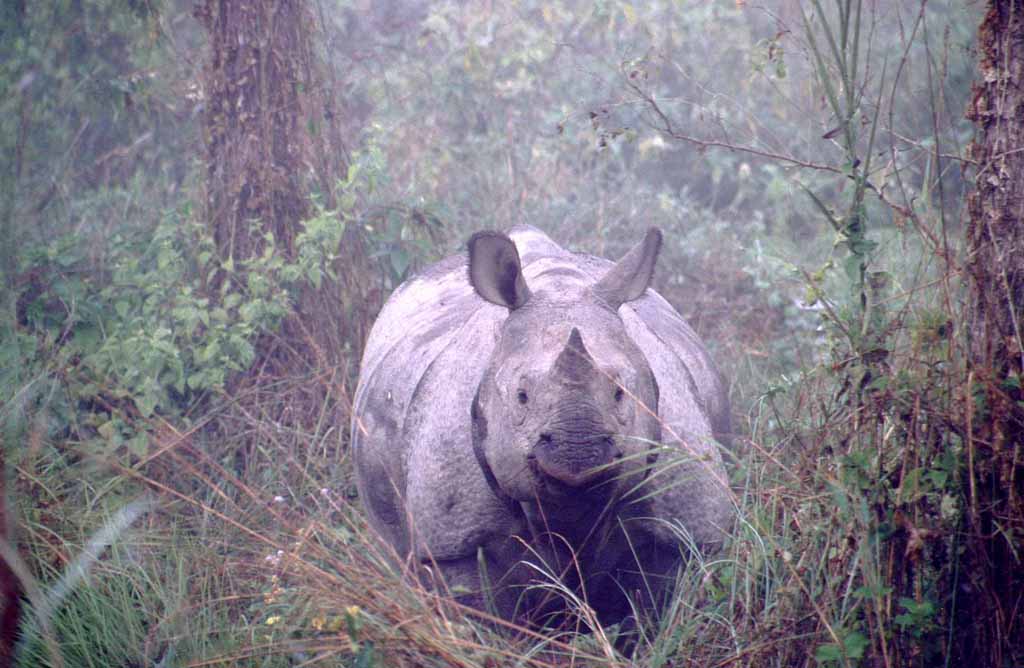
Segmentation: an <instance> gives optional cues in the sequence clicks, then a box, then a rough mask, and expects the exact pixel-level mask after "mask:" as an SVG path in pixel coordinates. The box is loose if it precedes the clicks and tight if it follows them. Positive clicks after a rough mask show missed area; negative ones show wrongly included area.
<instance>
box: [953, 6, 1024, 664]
mask: <svg viewBox="0 0 1024 668" xmlns="http://www.w3.org/2000/svg"><path fill="white" fill-rule="evenodd" d="M978 56H979V77H978V81H977V82H976V84H975V86H974V96H973V100H972V103H971V105H970V108H969V109H968V110H967V116H968V118H970V119H971V120H972V121H974V123H975V130H976V134H975V140H974V143H973V146H972V150H971V157H972V158H973V160H975V161H976V163H977V172H976V175H975V190H974V191H973V192H972V193H971V194H970V196H969V198H968V213H969V221H968V226H967V253H968V255H967V264H966V266H967V271H968V278H969V283H970V304H969V310H968V322H967V326H968V328H969V329H968V331H969V334H970V337H969V345H968V363H969V382H968V384H967V392H966V393H965V406H966V414H967V421H968V430H969V438H970V440H969V442H968V452H967V462H968V471H967V480H966V481H965V484H966V485H967V489H966V495H967V513H966V532H965V536H964V538H965V545H966V548H967V549H966V552H965V555H964V556H965V562H964V564H963V567H964V568H963V575H962V578H961V580H962V581H963V583H964V585H963V586H962V587H961V588H960V593H961V594H962V596H963V597H962V605H960V606H959V610H958V612H959V614H958V625H959V626H960V628H959V633H958V636H959V642H958V645H959V647H958V648H957V649H958V650H959V651H960V653H961V654H960V657H961V659H963V660H965V661H967V660H968V659H969V662H970V664H971V665H979V666H980V665H986V666H1004V665H1022V662H1024V564H1022V563H1021V560H1022V559H1024V500H1022V499H1024V495H1022V491H1024V449H1022V446H1024V393H1022V391H1021V381H1022V374H1021V372H1022V359H1021V352H1022V344H1021V334H1022V331H1021V326H1022V323H1021V320H1022V319H1024V0H989V2H988V11H987V13H986V15H985V18H984V20H983V21H982V23H981V26H980V28H979V31H978ZM964 665H967V664H966V663H965V664H964Z"/></svg>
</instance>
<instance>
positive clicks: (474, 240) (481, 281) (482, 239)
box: [468, 232, 530, 311]
mask: <svg viewBox="0 0 1024 668" xmlns="http://www.w3.org/2000/svg"><path fill="white" fill-rule="evenodd" d="M468 248H469V283H470V285H472V286H473V289H474V290H476V293H477V294H478V295H480V297H481V298H483V299H485V300H486V301H489V302H491V303H492V304H497V305H498V306H504V307H505V308H507V309H509V310H513V311H514V310H515V309H517V308H519V307H521V306H522V305H523V304H525V303H526V302H527V300H529V299H530V289H529V288H527V287H526V280H525V279H524V278H523V268H522V264H521V263H520V262H519V251H518V250H516V245H515V243H513V241H512V240H511V239H509V238H508V237H507V236H505V235H504V234H501V233H499V232H477V233H476V234H474V235H473V236H472V237H471V238H470V239H469V244H468Z"/></svg>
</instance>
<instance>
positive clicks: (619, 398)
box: [615, 387, 626, 403]
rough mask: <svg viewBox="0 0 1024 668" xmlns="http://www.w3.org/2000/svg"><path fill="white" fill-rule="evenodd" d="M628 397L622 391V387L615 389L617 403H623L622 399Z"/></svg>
mask: <svg viewBox="0 0 1024 668" xmlns="http://www.w3.org/2000/svg"><path fill="white" fill-rule="evenodd" d="M625 396H626V393H625V392H623V391H622V387H616V388H615V402H616V403H618V402H620V401H622V398H623V397H625Z"/></svg>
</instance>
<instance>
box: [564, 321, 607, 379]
mask: <svg viewBox="0 0 1024 668" xmlns="http://www.w3.org/2000/svg"><path fill="white" fill-rule="evenodd" d="M596 369H597V367H596V366H595V364H594V359H593V358H592V357H591V356H590V352H589V351H588V350H587V348H586V346H584V345H583V337H582V336H580V330H579V329H577V328H575V327H573V328H572V332H571V333H570V334H569V340H568V341H567V342H566V344H565V348H563V349H562V352H560V353H559V354H558V358H557V359H556V360H555V372H556V373H557V374H558V376H559V377H561V378H565V379H566V380H569V381H571V382H574V383H583V382H585V381H586V380H587V379H588V378H590V377H591V376H592V374H593V373H594V372H595V371H596Z"/></svg>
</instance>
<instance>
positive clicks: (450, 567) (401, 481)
mask: <svg viewBox="0 0 1024 668" xmlns="http://www.w3.org/2000/svg"><path fill="white" fill-rule="evenodd" d="M661 243H662V236H661V233H660V232H659V231H658V230H656V229H651V230H650V231H648V232H647V234H646V236H645V237H644V238H643V240H642V241H641V242H640V243H639V244H637V246H636V247H634V248H633V249H632V250H631V251H629V252H628V253H627V254H626V255H625V256H624V257H623V258H622V259H621V260H619V262H618V263H612V262H610V261H608V260H605V259H601V258H598V257H594V256H591V255H587V254H582V253H573V252H569V251H566V250H564V249H562V248H561V247H560V246H559V245H557V244H556V243H555V242H553V241H552V240H551V239H550V238H549V237H548V236H546V235H545V234H544V233H542V232H541V231H539V230H537V229H535V228H533V227H530V226H525V225H520V226H517V227H515V228H513V229H512V230H510V231H509V233H508V234H507V235H506V234H501V233H496V232H480V233H477V234H475V235H474V236H473V237H472V238H471V239H470V241H469V243H468V245H467V247H468V252H466V253H464V254H459V255H454V256H451V257H448V258H447V259H445V260H442V261H440V262H438V263H437V264H435V265H433V266H431V267H429V268H427V269H426V270H425V271H423V272H422V273H420V274H419V275H418V276H416V277H415V278H412V279H411V280H409V281H407V282H406V283H404V284H403V285H401V286H400V287H399V288H398V289H397V290H396V291H395V292H394V294H392V295H391V297H390V298H389V300H388V301H387V303H386V304H385V306H384V308H383V310H382V311H381V313H380V315H379V317H378V318H377V321H376V322H375V324H374V326H373V328H372V330H371V332H370V335H369V338H368V340H367V343H366V347H365V350H364V355H363V359H362V364H361V367H360V379H359V384H358V387H357V389H356V393H355V397H354V402H353V419H352V432H351V433H352V454H353V459H354V464H355V474H356V483H357V488H358V491H359V495H360V497H361V499H362V501H363V504H364V505H365V507H366V511H367V514H368V516H369V522H370V524H371V526H372V527H373V528H375V529H376V531H377V532H378V533H380V534H381V536H383V538H384V539H386V541H387V542H388V543H390V545H391V546H393V548H394V550H395V553H396V554H397V555H398V556H399V557H400V558H402V559H404V560H406V562H407V563H408V564H410V565H413V566H414V567H415V570H416V571H417V572H418V573H419V574H420V575H419V577H421V578H423V579H424V580H426V581H428V582H429V583H431V584H432V586H434V587H437V588H439V589H442V590H443V591H447V592H449V593H451V594H452V595H453V596H455V597H456V598H458V599H459V600H461V601H462V602H465V603H468V604H469V605H472V606H475V607H477V608H482V609H488V610H490V611H491V612H492V613H496V614H498V615H500V616H502V617H504V618H507V619H511V620H522V619H524V618H527V619H529V618H531V616H533V617H536V615H538V614H540V613H542V612H543V614H545V615H546V614H549V613H550V612H551V611H552V610H556V609H557V607H558V606H557V604H553V603H552V600H551V596H550V591H551V590H552V586H551V585H552V584H556V585H557V587H560V588H561V589H562V590H563V591H571V592H573V595H572V596H569V597H567V598H569V599H573V598H574V599H575V600H576V601H585V602H586V603H588V604H589V605H590V606H591V607H592V608H593V610H594V611H596V613H597V615H598V619H599V621H600V622H601V623H602V624H604V623H613V622H616V621H620V620H624V619H625V618H626V617H627V616H629V615H631V614H634V613H635V611H637V610H649V611H655V612H656V610H657V609H658V608H659V606H661V605H663V600H664V598H665V596H666V592H667V591H671V587H670V586H669V585H670V584H672V583H674V580H673V577H674V574H675V573H676V572H677V571H676V569H677V568H678V566H679V565H680V564H681V563H682V562H683V560H684V559H686V558H687V557H688V555H690V554H691V551H692V550H694V549H696V550H714V549H716V546H718V545H720V543H721V541H722V539H723V536H724V535H725V533H726V532H727V531H728V529H729V527H730V524H731V519H732V514H733V503H734V502H733V497H732V495H731V493H730V491H729V488H728V485H727V479H726V476H725V471H724V468H723V464H722V457H721V452H720V447H721V444H725V443H726V441H727V439H728V434H729V431H730V428H729V425H730V417H729V412H730V408H729V400H728V395H727V392H726V389H725V386H724V383H723V381H722V378H721V376H720V374H719V372H718V371H717V370H716V368H715V366H714V364H713V362H712V360H711V358H710V356H709V355H708V353H707V351H706V350H705V348H704V346H703V345H702V343H701V341H700V340H699V338H698V337H697V335H696V334H695V333H694V332H693V330H692V329H691V328H690V327H689V326H688V325H687V324H686V323H685V322H684V321H683V319H682V318H681V317H680V316H679V315H678V314H677V313H676V311H675V310H674V309H673V308H672V307H671V306H670V305H669V303H668V302H667V301H665V299H663V298H662V297H661V296H660V295H659V294H658V293H656V292H655V291H654V290H652V289H651V288H649V287H648V286H649V284H650V281H651V278H652V275H653V272H654V267H655V263H656V260H657V257H658V253H659V251H660V248H661ZM537 584H541V586H536V585H537ZM531 585H534V586H531ZM553 606H554V607H553Z"/></svg>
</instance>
